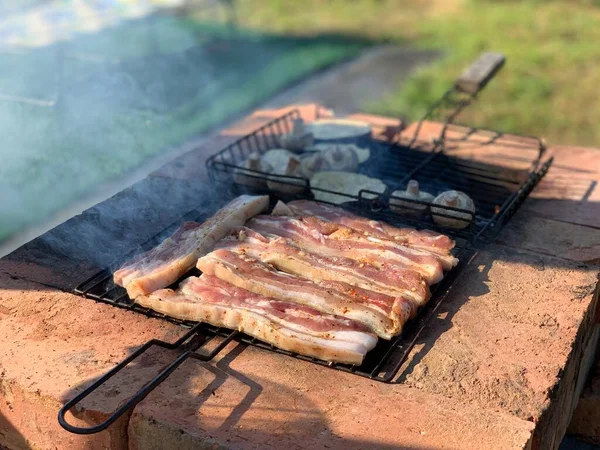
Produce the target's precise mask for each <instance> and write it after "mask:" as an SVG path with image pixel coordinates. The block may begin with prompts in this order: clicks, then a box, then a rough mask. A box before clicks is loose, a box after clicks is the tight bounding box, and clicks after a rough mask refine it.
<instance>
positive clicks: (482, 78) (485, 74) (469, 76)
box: [454, 52, 506, 94]
mask: <svg viewBox="0 0 600 450" xmlns="http://www.w3.org/2000/svg"><path fill="white" fill-rule="evenodd" d="M505 62H506V58H505V57H504V55H503V54H502V53H495V52H488V53H483V54H482V55H481V56H480V57H479V58H477V60H475V62H473V64H471V66H470V67H468V68H467V69H466V70H465V71H464V72H463V73H462V75H461V76H460V77H458V79H457V80H456V81H455V82H454V87H455V88H456V89H457V90H459V91H461V92H464V93H466V94H476V93H478V92H479V91H481V90H482V89H483V88H484V87H485V85H486V84H488V82H489V81H490V80H491V79H492V78H494V76H495V75H496V74H497V73H498V71H499V70H500V69H501V68H502V66H504V63H505Z"/></svg>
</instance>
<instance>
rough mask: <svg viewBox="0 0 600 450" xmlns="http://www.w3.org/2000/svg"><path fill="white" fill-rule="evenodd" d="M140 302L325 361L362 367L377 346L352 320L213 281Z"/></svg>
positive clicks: (191, 282) (192, 282) (193, 282)
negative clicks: (367, 354)
mask: <svg viewBox="0 0 600 450" xmlns="http://www.w3.org/2000/svg"><path fill="white" fill-rule="evenodd" d="M135 301H136V303H139V304H140V305H142V306H145V307H148V308H151V309H153V310H155V311H158V312H161V313H164V314H167V315H169V316H172V317H177V318H180V319H189V320H197V321H202V322H207V323H211V324H213V325H216V326H222V327H226V328H232V329H237V330H240V331H242V332H244V333H246V334H248V335H250V336H253V337H256V338H257V339H260V340H262V341H264V342H267V343H270V344H273V345H275V346H276V347H278V348H281V349H283V350H288V351H291V352H296V353H300V354H303V355H307V356H313V357H315V358H319V359H323V360H325V361H336V362H343V363H348V364H361V363H362V361H363V359H364V357H365V355H366V353H367V352H368V351H369V350H371V349H372V348H373V347H374V346H375V344H376V342H377V338H376V337H375V336H373V335H372V334H370V333H369V332H368V330H367V329H366V328H365V327H364V326H362V325H361V324H359V323H356V322H353V321H352V320H348V319H345V318H343V317H339V316H334V315H328V314H322V313H320V312H318V311H316V310H314V309H312V308H308V307H306V306H301V305H298V304H294V303H289V302H282V301H277V300H274V299H269V298H265V297H262V296H259V295H256V294H253V293H251V292H249V291H246V290H244V289H240V288H238V287H235V286H232V285H231V284H229V283H226V282H223V281H221V280H219V279H217V278H215V277H211V276H208V275H202V276H201V277H200V278H197V277H190V278H188V279H186V280H184V281H183V282H182V283H181V285H180V288H179V289H178V291H173V290H171V289H162V290H159V291H156V292H154V293H153V294H151V295H149V296H142V297H138V298H137V299H136V300H135Z"/></svg>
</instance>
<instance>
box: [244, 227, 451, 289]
mask: <svg viewBox="0 0 600 450" xmlns="http://www.w3.org/2000/svg"><path fill="white" fill-rule="evenodd" d="M247 225H248V227H249V228H252V229H253V230H255V231H258V232H259V233H262V234H274V235H276V236H281V237H285V238H288V239H291V240H292V241H294V242H295V243H296V244H297V245H299V246H300V247H302V248H304V249H306V250H308V251H311V252H314V253H318V254H321V255H324V256H341V257H345V258H351V259H354V260H356V261H359V262H362V263H369V264H373V265H375V266H376V267H378V268H380V269H385V268H386V267H387V265H388V264H394V265H398V266H400V267H404V268H406V269H410V270H413V271H416V272H418V273H419V274H421V275H422V276H423V277H424V278H425V280H426V281H427V282H428V283H429V284H435V283H437V282H439V281H441V279H442V278H443V268H442V264H441V262H440V261H439V259H438V258H436V257H435V256H434V255H431V254H430V253H427V252H423V251H421V250H417V249H413V248H410V247H406V246H403V245H400V244H397V243H396V242H393V241H390V240H387V239H385V240H384V239H379V238H375V237H372V236H364V235H362V234H361V233H359V232H357V231H355V230H352V229H351V228H348V227H343V226H341V225H337V224H334V223H331V222H326V221H323V220H320V219H318V218H316V217H302V218H290V217H276V216H257V217H255V218H254V219H252V220H250V221H249V222H248V223H247Z"/></svg>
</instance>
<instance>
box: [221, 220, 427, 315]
mask: <svg viewBox="0 0 600 450" xmlns="http://www.w3.org/2000/svg"><path fill="white" fill-rule="evenodd" d="M217 248H227V249H229V250H232V251H235V252H238V253H242V254H245V255H248V256H250V257H251V258H254V259H258V260H259V261H262V262H265V263H267V264H271V265H272V266H274V267H275V268H276V269H278V270H282V271H284V272H287V273H290V274H292V275H296V276H299V277H303V278H307V279H309V280H311V281H313V282H318V281H320V280H329V281H341V282H344V283H347V284H349V285H351V286H356V287H359V288H362V289H365V290H367V291H374V292H377V293H380V294H385V295H387V296H390V297H404V298H409V299H411V300H412V301H413V302H414V303H415V305H422V304H424V303H425V302H427V300H428V299H429V296H430V292H429V288H428V286H427V283H425V280H424V279H423V277H421V275H419V274H418V273H417V272H414V271H412V270H406V269H404V268H402V267H395V266H393V265H391V264H390V265H388V266H387V267H386V270H379V269H377V268H376V267H375V266H372V265H370V264H362V263H359V262H357V261H354V260H353V259H350V258H339V257H327V256H321V255H318V254H316V253H312V252H309V251H305V250H302V248H300V247H298V246H297V245H294V244H293V242H292V241H290V240H289V239H285V238H282V237H266V236H263V235H262V234H260V233H258V232H256V231H254V230H251V229H249V228H246V227H244V228H242V229H240V230H238V231H237V232H235V233H232V235H231V236H229V237H228V238H225V239H223V240H222V241H221V242H219V243H218V244H217ZM369 295H372V293H370V294H369ZM397 303H398V304H397V307H399V305H400V304H403V303H404V302H402V301H401V300H398V302H397ZM414 312H416V308H415V311H413V312H412V313H414ZM411 315H412V314H411Z"/></svg>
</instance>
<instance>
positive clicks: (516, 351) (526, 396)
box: [401, 247, 598, 448]
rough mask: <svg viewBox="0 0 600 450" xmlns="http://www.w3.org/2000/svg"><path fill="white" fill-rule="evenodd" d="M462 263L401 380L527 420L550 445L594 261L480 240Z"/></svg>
mask: <svg viewBox="0 0 600 450" xmlns="http://www.w3.org/2000/svg"><path fill="white" fill-rule="evenodd" d="M465 270H466V273H464V274H463V275H462V277H461V278H460V279H459V280H458V281H457V283H455V285H454V286H453V288H452V293H451V295H450V297H449V299H448V300H447V301H446V302H445V304H443V305H442V306H441V307H440V310H438V316H437V318H436V319H435V320H433V321H432V322H430V323H429V324H428V327H427V331H426V332H425V334H424V335H423V336H422V338H420V341H419V342H418V344H417V345H416V347H415V349H414V350H413V351H412V353H411V355H410V357H409V360H408V362H407V368H406V371H405V373H404V375H403V376H402V377H401V381H403V382H405V383H407V384H408V385H409V386H413V387H415V388H418V389H422V390H425V391H427V392H431V393H435V394H439V395H443V396H445V397H450V398H454V399H456V400H460V401H461V402H462V403H471V404H474V405H477V406H479V407H481V408H485V409H493V410H499V411H502V412H504V413H507V414H512V415H515V416H517V417H520V418H522V419H526V420H532V421H534V422H535V423H536V424H537V427H536V442H537V444H538V445H539V448H556V446H558V444H559V443H560V440H561V439H562V436H563V435H564V432H565V429H566V427H567V424H568V423H569V417H570V414H571V412H572V410H573V408H574V406H575V404H574V402H576V398H572V397H573V393H574V391H575V388H576V384H577V375H578V373H579V363H580V361H581V357H582V353H583V352H584V351H585V349H586V348H587V346H588V343H589V339H590V336H591V334H592V330H593V326H594V323H595V320H596V309H597V308H598V305H597V302H598V300H597V298H594V292H595V290H596V287H597V269H596V268H593V267H585V266H582V265H580V264H577V263H570V262H566V261H563V260H560V259H557V258H551V257H547V256H543V255H539V254H533V253H529V252H521V251H517V250H513V249H507V248H503V247H488V248H487V249H486V250H485V251H483V252H481V253H479V255H478V256H477V257H476V258H475V259H474V260H473V261H472V264H470V265H469V266H468V267H467V268H466V269H465ZM570 365H575V366H576V367H572V368H571V367H570ZM561 389H564V390H565V392H564V397H562V396H563V394H561V395H557V392H559V391H560V390H561ZM567 390H568V391H569V392H566V391H567ZM559 404H560V406H558V405H559ZM556 408H558V409H556ZM550 423H551V424H552V425H551V426H550V425H549V424H550ZM548 427H550V428H551V432H550V430H549V429H548ZM549 432H550V434H548V433H549Z"/></svg>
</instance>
